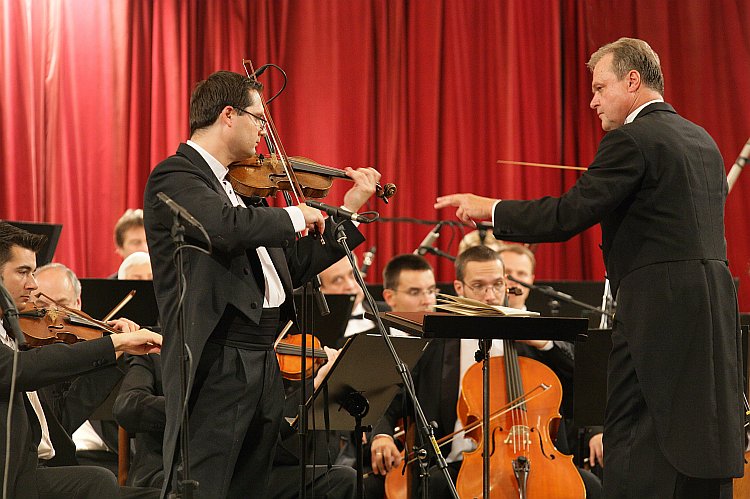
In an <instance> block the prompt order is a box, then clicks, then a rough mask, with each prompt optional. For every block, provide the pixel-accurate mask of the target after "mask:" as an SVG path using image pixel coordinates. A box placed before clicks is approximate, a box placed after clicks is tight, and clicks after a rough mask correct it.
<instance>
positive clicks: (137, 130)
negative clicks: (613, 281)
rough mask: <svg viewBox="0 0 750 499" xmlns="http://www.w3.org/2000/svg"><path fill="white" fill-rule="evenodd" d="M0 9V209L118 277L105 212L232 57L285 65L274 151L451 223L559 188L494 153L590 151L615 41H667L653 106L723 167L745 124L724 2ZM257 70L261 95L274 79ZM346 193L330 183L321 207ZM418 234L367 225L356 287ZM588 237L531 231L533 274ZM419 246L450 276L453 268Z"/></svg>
mask: <svg viewBox="0 0 750 499" xmlns="http://www.w3.org/2000/svg"><path fill="white" fill-rule="evenodd" d="M0 12H1V13H2V18H1V19H0V25H1V26H2V29H3V36H2V38H1V39H0V68H2V70H3V71H4V74H5V77H4V78H3V81H2V84H1V85H2V87H0V108H1V109H2V110H3V111H4V112H3V113H2V115H1V116H0V138H1V139H0V140H2V148H1V150H0V154H2V158H1V159H2V165H3V166H2V168H1V171H0V181H1V182H2V183H3V190H2V192H3V195H2V199H0V218H8V219H23V220H32V221H34V220H38V221H52V222H58V223H63V224H64V230H63V235H62V239H61V243H60V247H59V250H58V253H57V256H56V260H57V261H60V262H63V263H66V264H68V265H70V266H71V267H72V268H73V269H74V270H75V271H77V272H78V273H79V275H81V276H104V275H107V274H109V273H111V272H112V271H113V270H114V269H116V267H117V265H118V260H117V258H116V256H115V254H114V248H113V242H112V227H113V225H114V222H115V221H116V220H117V218H118V217H119V215H120V214H121V213H122V212H123V211H124V210H125V209H126V208H128V207H138V206H140V205H141V202H142V200H141V196H142V192H143V187H144V184H145V181H146V178H147V176H148V172H149V171H150V169H151V168H152V167H153V166H154V165H155V164H156V163H157V162H158V161H159V160H161V159H163V158H164V157H165V156H167V155H168V154H170V153H171V152H172V151H174V150H175V148H176V146H177V144H178V143H179V142H180V141H184V140H185V139H186V138H187V133H188V126H187V112H188V102H189V96H190V91H191V88H192V86H193V84H194V83H195V82H196V81H198V80H199V79H201V78H204V77H205V76H207V75H208V74H209V73H211V72H212V71H215V70H217V69H229V70H234V71H242V67H241V60H242V59H243V58H248V57H249V58H251V59H252V60H253V62H254V63H255V64H256V66H257V65H260V64H264V63H267V62H272V63H276V64H278V65H280V66H281V67H283V68H284V69H285V71H286V72H287V74H288V76H289V86H288V87H287V90H286V91H285V92H284V94H283V95H282V97H280V98H279V99H278V100H277V101H275V102H274V103H273V104H272V106H271V110H272V113H273V117H274V119H275V121H276V123H277V125H278V129H279V132H280V134H281V137H282V139H283V140H284V145H285V146H286V150H287V152H288V153H290V154H292V155H302V156H308V157H311V158H313V159H315V160H317V161H319V162H321V163H323V164H327V165H331V166H338V167H343V166H346V165H351V166H365V165H372V166H376V167H377V168H378V169H380V171H381V172H382V173H383V180H384V181H386V182H394V183H396V184H397V185H398V189H399V192H398V194H397V195H396V197H395V198H394V199H393V201H392V202H391V204H390V205H388V206H384V205H383V204H382V203H380V202H377V203H371V206H370V207H371V208H373V209H377V210H378V211H380V212H381V215H382V216H384V217H418V218H426V219H437V218H438V217H439V216H442V217H445V218H451V219H452V217H453V215H452V213H449V212H448V211H447V210H446V211H445V212H443V213H436V212H435V210H434V209H433V208H432V203H433V201H434V199H435V197H436V196H437V195H439V194H445V193H449V192H457V191H459V192H460V191H473V192H476V193H478V194H482V195H491V196H496V197H505V198H514V197H516V198H531V197H538V196H543V195H557V194H560V193H561V192H564V191H565V190H566V189H567V188H569V187H570V186H571V185H572V184H573V183H574V182H575V179H576V177H577V175H576V174H575V173H574V172H558V171H554V170H546V169H545V170H542V169H533V168H524V167H516V166H508V165H497V164H496V163H495V162H496V160H498V159H512V160H522V161H538V162H549V163H561V164H570V165H582V166H585V165H587V164H588V162H589V161H590V160H591V159H592V158H593V154H594V152H595V150H596V144H597V143H598V141H599V139H600V138H601V136H602V132H601V130H600V128H599V122H598V119H597V118H596V116H595V115H594V113H593V112H592V111H591V110H590V109H588V102H589V99H590V96H591V92H590V75H589V72H588V70H587V69H586V67H585V62H586V61H587V60H588V56H589V55H590V54H591V52H593V51H594V50H595V49H596V48H597V47H598V46H600V45H601V44H603V43H606V42H608V41H612V40H614V39H616V38H618V37H620V36H636V37H641V38H644V39H646V40H648V41H649V42H650V43H651V45H652V46H653V47H654V49H655V50H656V51H657V52H658V53H659V54H660V55H661V58H662V65H663V67H664V72H665V77H666V99H667V101H669V102H671V103H672V104H673V105H674V106H675V108H676V109H677V110H678V111H679V112H680V113H681V114H683V115H684V116H685V117H687V118H688V119H691V120H693V121H695V122H697V123H699V124H701V125H702V126H704V127H705V128H706V129H707V130H708V131H709V132H710V133H711V134H712V135H713V136H714V138H715V139H716V141H717V143H718V145H719V148H720V149H721V151H722V153H723V154H724V157H725V160H726V163H727V165H731V163H732V162H733V161H734V159H735V158H736V156H737V153H738V152H739V150H740V149H741V147H742V145H743V144H744V142H745V141H746V140H747V136H748V135H750V132H749V130H750V119H748V116H750V112H749V111H750V109H749V108H750V98H749V97H750V95H748V94H749V93H750V92H748V85H747V78H746V75H745V72H746V70H747V67H749V66H750V46H749V45H750V42H748V39H749V38H748V37H747V36H746V34H745V33H744V32H743V31H744V30H746V27H747V26H748V25H750V8H749V7H748V6H747V4H746V2H742V1H739V0H738V1H736V2H732V1H729V0H726V1H721V2H703V1H700V0H685V1H683V2H667V1H656V2H654V1H653V0H651V1H645V0H618V1H617V2H615V1H611V0H606V1H599V2H586V3H582V2H578V1H575V0H561V1H539V2H526V1H518V0H505V1H503V2H494V1H471V0H466V1H445V0H443V1H432V2H409V1H407V0H391V1H384V0H381V1H373V2H360V1H354V0H315V1H313V0H309V1H307V0H306V1H279V0H255V1H240V0H233V1H227V2H204V1H200V0H160V1H158V2H153V1H151V0H127V1H118V0H110V1H102V0H63V1H53V0H39V1H35V2H27V1H24V0H6V1H5V2H3V4H2V6H0ZM263 81H264V83H266V85H267V87H268V88H269V92H271V91H273V90H275V89H277V88H278V87H279V85H280V82H281V79H280V77H279V76H278V74H276V73H274V72H272V71H269V72H267V73H266V74H265V75H264V77H263ZM746 183H747V181H746V179H743V178H742V177H741V178H740V181H739V182H738V185H737V186H736V187H735V190H734V191H733V192H732V194H731V195H730V198H729V201H728V203H727V238H728V248H729V258H730V261H731V264H732V270H733V272H734V273H735V274H736V275H738V276H741V277H742V278H743V279H744V278H745V276H747V270H748V269H747V266H748V262H750V240H748V238H747V237H745V235H744V230H745V228H746V227H748V223H747V215H746V213H747V208H748V205H749V204H750V203H749V202H748V201H747V195H746V194H747V192H748V189H750V188H748V187H746V186H744V185H743V184H746ZM346 188H347V185H346V182H338V183H337V184H336V186H335V187H334V189H333V192H332V194H331V195H330V196H329V198H328V201H330V202H333V203H336V202H339V201H340V199H341V195H342V193H343V192H344V190H345V189H346ZM429 229H430V226H427V225H414V224H395V223H383V224H376V225H374V226H370V227H366V228H365V232H366V233H367V236H368V238H369V239H370V242H371V244H376V245H377V247H378V252H377V259H376V263H375V265H374V267H373V269H372V271H371V279H372V280H373V281H378V280H379V272H380V270H381V269H382V266H383V265H384V263H385V261H386V260H387V259H388V258H389V257H390V256H392V255H394V254H396V253H401V252H410V251H412V250H413V249H414V248H415V246H416V245H417V244H418V243H419V241H421V239H422V238H423V237H424V235H425V234H426V233H427V231H428V230H429ZM450 236H451V231H450V230H449V229H443V236H442V237H441V239H440V241H439V245H438V246H439V247H440V248H441V249H443V250H445V251H449V252H455V249H456V245H457V241H456V240H453V241H451V237H450ZM455 236H456V238H458V236H460V234H455ZM599 242H600V233H599V230H598V228H592V229H590V230H589V231H587V232H585V233H584V234H583V235H581V236H577V237H575V238H573V239H571V240H570V241H568V242H566V243H561V244H547V245H540V247H539V249H538V259H539V268H538V272H537V276H538V278H566V279H601V278H602V277H603V275H604V268H603V264H602V262H601V255H600V252H599V249H598V246H597V245H598V243H599ZM430 258H431V261H432V262H433V263H434V264H435V265H436V267H437V271H438V277H439V279H440V280H450V279H451V278H452V274H453V270H452V266H451V265H450V263H449V262H447V261H444V260H438V259H436V258H434V257H430ZM745 287H748V286H745ZM741 291H742V300H741V302H742V304H743V309H747V308H748V306H750V290H745V289H744V288H743V287H741Z"/></svg>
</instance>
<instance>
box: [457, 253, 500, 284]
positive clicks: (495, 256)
mask: <svg viewBox="0 0 750 499" xmlns="http://www.w3.org/2000/svg"><path fill="white" fill-rule="evenodd" d="M493 260H498V261H499V262H500V263H503V260H502V258H500V253H498V252H497V251H495V250H493V249H492V248H490V247H489V246H474V247H472V248H468V249H467V250H466V251H464V252H463V253H461V254H460V255H458V256H457V257H456V280H457V281H461V282H463V281H464V276H465V275H466V265H467V264H468V263H469V262H491V261H493ZM503 273H505V265H503Z"/></svg>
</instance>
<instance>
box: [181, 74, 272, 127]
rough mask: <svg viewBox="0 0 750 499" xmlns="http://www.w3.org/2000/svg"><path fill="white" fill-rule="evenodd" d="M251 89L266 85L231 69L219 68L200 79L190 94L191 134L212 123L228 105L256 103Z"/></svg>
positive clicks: (259, 88)
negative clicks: (220, 69) (223, 69)
mask: <svg viewBox="0 0 750 499" xmlns="http://www.w3.org/2000/svg"><path fill="white" fill-rule="evenodd" d="M250 90H257V91H258V92H261V91H262V90H263V85H262V84H261V83H259V82H258V81H257V80H251V79H250V78H248V77H247V76H242V75H241V74H238V73H233V72H231V71H217V72H215V73H213V74H211V75H210V76H209V77H208V78H206V79H205V80H203V81H200V82H198V84H196V85H195V89H194V90H193V95H192V96H191V97H190V135H191V136H192V135H193V134H194V133H195V132H196V131H197V130H200V129H201V128H207V127H209V126H211V125H212V124H213V123H214V122H215V121H216V118H218V117H219V114H221V111H222V109H224V108H225V107H226V106H232V107H234V108H239V109H245V108H246V107H248V106H250V105H251V104H253V101H252V99H251V96H250Z"/></svg>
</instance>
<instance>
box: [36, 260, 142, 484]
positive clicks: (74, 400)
mask: <svg viewBox="0 0 750 499" xmlns="http://www.w3.org/2000/svg"><path fill="white" fill-rule="evenodd" d="M34 276H35V277H36V282H37V285H38V286H39V288H38V290H37V292H38V293H40V294H39V295H38V296H37V298H36V299H35V301H34V303H35V305H36V306H37V307H46V308H51V307H54V306H55V305H54V303H57V304H60V305H64V306H66V307H69V308H72V309H74V310H81V282H80V281H79V280H78V277H77V276H76V275H75V273H73V271H72V270H70V269H69V268H68V267H66V266H65V265H63V264H61V263H50V264H48V265H44V266H43V267H39V268H38V269H37V270H36V272H35V273H34ZM41 293H43V294H41ZM52 300H54V303H53V302H52ZM123 322H127V323H128V324H129V325H130V326H131V329H132V328H133V327H134V326H135V324H134V323H132V322H130V321H127V320H123ZM123 374H124V369H121V368H120V367H118V366H112V367H109V368H107V369H103V370H101V371H97V372H96V373H93V374H90V375H86V376H79V377H78V378H77V379H76V380H75V382H73V383H71V382H64V383H56V384H54V385H51V386H48V387H45V388H43V389H42V390H40V392H39V393H40V396H41V397H42V401H43V402H44V401H46V402H48V403H49V405H50V407H52V409H53V412H54V413H55V416H56V417H57V418H58V419H59V420H60V421H61V422H62V423H63V425H64V426H65V430H66V433H67V434H68V435H71V437H72V441H73V444H74V448H73V449H74V452H75V456H74V457H73V459H71V460H69V461H68V462H66V463H65V464H82V465H92V466H102V467H105V468H107V469H109V470H110V471H112V473H114V474H115V475H117V425H116V424H115V423H114V421H99V420H89V419H88V418H89V416H90V415H91V413H92V412H93V411H94V410H95V409H96V408H97V407H99V405H101V403H102V402H104V400H105V399H106V398H107V397H108V396H109V394H110V393H111V392H112V390H113V389H114V388H115V386H116V385H117V383H118V382H119V381H120V379H122V376H123ZM66 436H67V435H66ZM58 457H60V456H59V455H58ZM56 459H57V458H56ZM70 461H72V462H70Z"/></svg>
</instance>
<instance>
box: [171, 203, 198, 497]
mask: <svg viewBox="0 0 750 499" xmlns="http://www.w3.org/2000/svg"><path fill="white" fill-rule="evenodd" d="M171 234H172V240H173V241H174V244H175V250H174V253H173V255H174V261H175V265H176V266H177V296H178V297H179V299H178V301H177V309H178V312H177V337H178V338H179V345H180V406H181V407H182V424H181V427H180V454H181V456H182V479H181V480H180V481H179V485H178V491H177V497H184V498H185V499H192V498H193V492H194V491H196V490H198V486H199V484H198V482H197V481H195V480H191V479H190V427H189V416H188V411H187V397H188V377H189V372H188V365H190V363H191V362H192V359H191V357H190V355H189V354H188V352H187V349H188V346H187V343H186V342H185V324H186V323H187V319H186V317H185V304H184V303H183V299H184V293H185V269H184V263H183V257H182V250H183V249H185V248H186V246H185V226H184V225H182V223H180V215H179V214H177V213H172V230H171Z"/></svg>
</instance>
